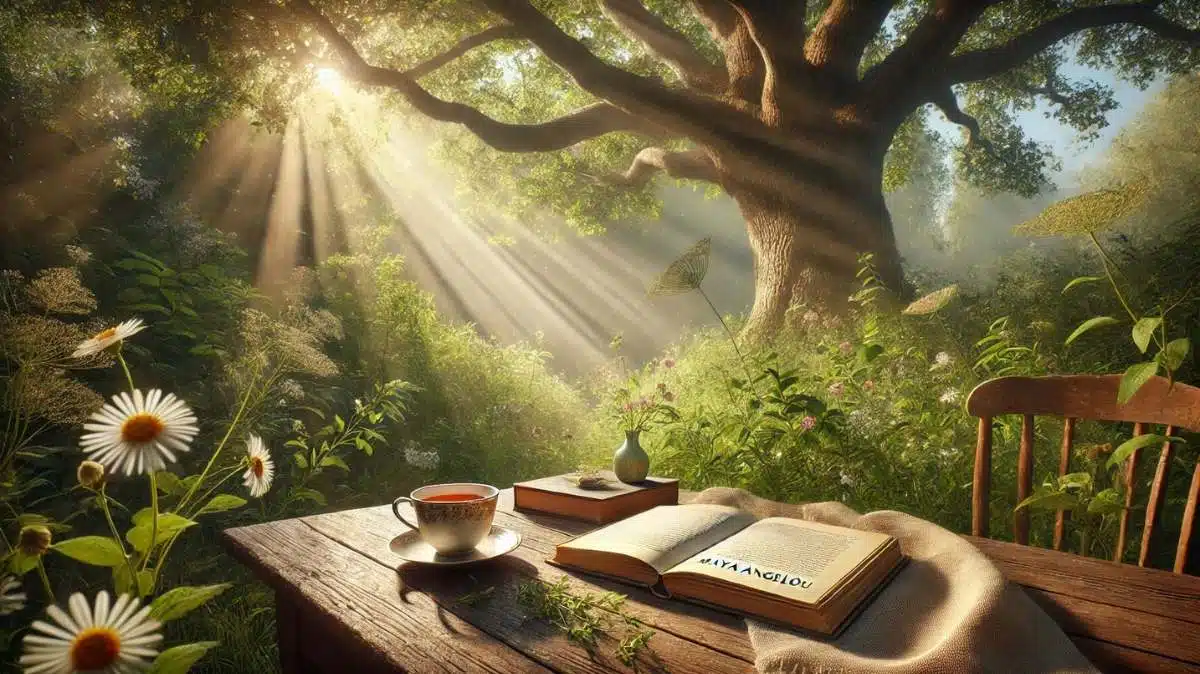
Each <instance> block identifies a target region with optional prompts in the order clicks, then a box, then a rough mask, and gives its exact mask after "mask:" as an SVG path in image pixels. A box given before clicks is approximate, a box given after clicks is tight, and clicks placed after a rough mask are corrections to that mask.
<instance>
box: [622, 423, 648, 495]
mask: <svg viewBox="0 0 1200 674" xmlns="http://www.w3.org/2000/svg"><path fill="white" fill-rule="evenodd" d="M641 433H642V432H641V431H625V442H623V443H621V446H620V447H618V448H617V453H616V454H613V472H614V473H616V474H617V479H618V480H620V481H621V482H624V483H626V484H633V483H636V482H641V481H642V480H645V479H646V475H647V474H649V473H650V456H649V455H648V454H646V450H644V449H642V445H641V443H640V442H638V436H639V435H641Z"/></svg>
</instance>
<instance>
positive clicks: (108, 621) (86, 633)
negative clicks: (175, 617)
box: [21, 590, 162, 674]
mask: <svg viewBox="0 0 1200 674" xmlns="http://www.w3.org/2000/svg"><path fill="white" fill-rule="evenodd" d="M67 605H68V608H70V614H69V615H68V614H67V612H66V611H63V610H62V609H60V608H59V607H57V606H53V605H51V606H49V607H48V608H47V609H46V613H47V614H48V615H49V616H50V619H51V620H53V621H54V623H56V624H51V623H49V622H46V621H43V620H36V621H34V623H33V625H32V627H31V629H30V631H29V632H28V633H27V634H26V635H25V640H24V646H25V653H24V654H23V655H22V656H21V666H22V667H23V668H24V669H25V674H70V673H71V672H96V673H101V672H102V673H103V674H129V673H132V672H141V671H145V670H146V669H148V668H149V667H150V663H151V662H152V661H153V660H154V658H155V657H157V656H158V644H159V642H161V641H162V633H161V629H162V624H161V623H159V622H158V621H157V620H153V619H151V618H150V617H149V614H150V607H149V606H141V603H140V602H139V601H138V600H137V599H135V598H133V596H131V595H127V594H123V595H121V596H120V597H117V601H116V603H114V604H110V603H109V601H108V592H106V591H103V590H101V591H100V594H98V595H96V606H95V609H94V610H93V607H91V606H89V605H88V602H87V599H84V597H83V595H82V594H80V593H78V592H76V593H75V594H73V595H71V599H70V601H68V602H67Z"/></svg>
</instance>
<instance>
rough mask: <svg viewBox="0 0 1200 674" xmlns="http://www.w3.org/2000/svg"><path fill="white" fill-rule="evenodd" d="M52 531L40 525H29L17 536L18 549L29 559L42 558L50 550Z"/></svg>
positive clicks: (22, 528)
mask: <svg viewBox="0 0 1200 674" xmlns="http://www.w3.org/2000/svg"><path fill="white" fill-rule="evenodd" d="M51 540H52V537H51V536H50V530H49V529H47V528H46V527H44V526H42V525H40V524H27V525H25V526H23V527H21V533H20V534H19V535H18V536H17V549H18V550H20V551H21V553H22V554H24V555H26V556H28V557H40V556H41V555H44V554H46V551H47V550H49V549H50V542H51Z"/></svg>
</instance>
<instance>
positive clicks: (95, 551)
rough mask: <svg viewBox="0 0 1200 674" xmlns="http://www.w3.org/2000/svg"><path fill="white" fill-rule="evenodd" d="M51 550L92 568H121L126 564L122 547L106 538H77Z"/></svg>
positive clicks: (60, 543) (57, 545)
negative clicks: (120, 566)
mask: <svg viewBox="0 0 1200 674" xmlns="http://www.w3.org/2000/svg"><path fill="white" fill-rule="evenodd" d="M50 549H51V550H54V551H56V552H59V553H62V554H64V555H66V556H68V557H70V558H71V559H74V560H76V561H79V562H83V563H84V564H91V565H92V566H119V565H121V564H124V563H125V553H124V552H122V551H121V546H119V545H117V543H116V541H114V540H113V539H111V538H108V537H106V536H76V537H75V538H68V539H67V540H65V541H61V542H59V543H55V544H54V545H52V546H51V547H50Z"/></svg>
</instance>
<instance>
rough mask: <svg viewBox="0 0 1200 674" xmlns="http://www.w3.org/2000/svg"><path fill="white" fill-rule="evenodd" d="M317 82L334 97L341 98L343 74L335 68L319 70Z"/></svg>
mask: <svg viewBox="0 0 1200 674" xmlns="http://www.w3.org/2000/svg"><path fill="white" fill-rule="evenodd" d="M317 82H318V83H320V85H321V86H322V87H323V88H324V89H325V90H326V91H328V92H329V93H331V94H333V95H334V96H341V95H342V89H343V82H342V74H341V73H339V72H338V71H337V70H336V69H334V68H320V69H318V70H317Z"/></svg>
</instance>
